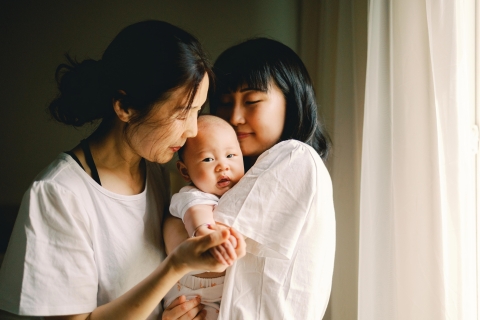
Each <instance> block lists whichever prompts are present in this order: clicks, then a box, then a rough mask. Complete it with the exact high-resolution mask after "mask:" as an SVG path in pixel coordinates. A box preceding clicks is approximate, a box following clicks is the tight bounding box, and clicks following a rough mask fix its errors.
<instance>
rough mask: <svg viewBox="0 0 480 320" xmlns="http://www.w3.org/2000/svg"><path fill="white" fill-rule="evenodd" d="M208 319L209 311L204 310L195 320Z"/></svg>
mask: <svg viewBox="0 0 480 320" xmlns="http://www.w3.org/2000/svg"><path fill="white" fill-rule="evenodd" d="M205 319H207V310H205V309H203V310H202V311H200V312H199V313H198V314H197V316H196V317H195V318H193V320H205Z"/></svg>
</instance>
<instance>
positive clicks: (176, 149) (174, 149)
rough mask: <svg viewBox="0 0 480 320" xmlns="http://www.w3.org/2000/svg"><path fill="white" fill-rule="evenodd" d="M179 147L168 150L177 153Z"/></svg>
mask: <svg viewBox="0 0 480 320" xmlns="http://www.w3.org/2000/svg"><path fill="white" fill-rule="evenodd" d="M180 148H181V147H170V150H172V151H173V152H177V151H178V150H180Z"/></svg>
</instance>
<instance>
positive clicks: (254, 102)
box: [245, 100, 262, 105]
mask: <svg viewBox="0 0 480 320" xmlns="http://www.w3.org/2000/svg"><path fill="white" fill-rule="evenodd" d="M260 101H262V100H253V101H245V104H246V105H252V104H256V103H259V102H260Z"/></svg>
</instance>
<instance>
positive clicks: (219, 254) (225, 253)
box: [195, 225, 237, 266]
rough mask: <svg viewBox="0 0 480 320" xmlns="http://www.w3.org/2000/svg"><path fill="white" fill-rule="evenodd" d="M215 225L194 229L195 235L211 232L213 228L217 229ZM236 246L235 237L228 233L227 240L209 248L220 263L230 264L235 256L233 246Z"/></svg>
mask: <svg viewBox="0 0 480 320" xmlns="http://www.w3.org/2000/svg"><path fill="white" fill-rule="evenodd" d="M217 228H219V226H217V225H213V226H212V225H205V226H202V227H200V228H198V230H197V231H196V233H195V235H199V236H204V235H207V234H209V233H212V232H213V229H217ZM236 247H237V239H235V237H234V236H232V235H230V237H229V238H228V240H227V241H225V242H224V243H222V244H221V245H219V246H216V247H213V248H211V249H210V250H209V252H210V254H211V255H212V256H213V257H214V258H215V259H216V260H217V261H218V262H220V263H223V264H226V265H228V266H230V265H232V263H233V261H234V260H235V258H236V254H235V248H236Z"/></svg>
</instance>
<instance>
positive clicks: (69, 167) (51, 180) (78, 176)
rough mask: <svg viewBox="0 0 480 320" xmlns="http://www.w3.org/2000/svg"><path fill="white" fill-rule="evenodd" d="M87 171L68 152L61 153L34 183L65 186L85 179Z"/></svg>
mask: <svg viewBox="0 0 480 320" xmlns="http://www.w3.org/2000/svg"><path fill="white" fill-rule="evenodd" d="M87 176H88V175H87V173H86V172H85V171H84V170H83V169H82V168H81V167H80V166H79V165H78V163H77V162H76V161H75V160H73V158H72V157H70V156H69V155H68V154H66V153H60V154H59V155H58V156H57V158H56V159H55V160H53V161H52V162H51V163H50V164H49V165H47V166H46V167H45V168H44V169H43V170H42V171H40V173H39V174H38V175H37V176H36V177H35V178H34V180H33V184H34V185H35V184H49V185H58V186H62V187H64V188H67V189H68V188H69V187H70V186H75V185H77V184H78V182H80V181H85V180H86V178H87Z"/></svg>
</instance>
